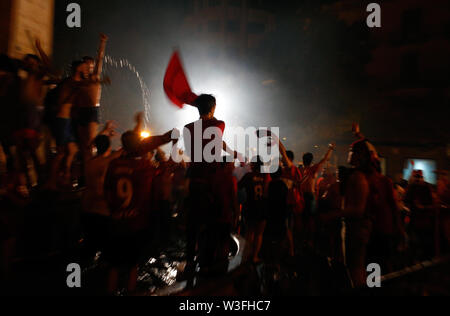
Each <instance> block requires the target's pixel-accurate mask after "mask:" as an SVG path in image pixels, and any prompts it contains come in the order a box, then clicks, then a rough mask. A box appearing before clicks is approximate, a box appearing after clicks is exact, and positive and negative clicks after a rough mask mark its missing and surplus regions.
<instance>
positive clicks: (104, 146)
mask: <svg viewBox="0 0 450 316" xmlns="http://www.w3.org/2000/svg"><path fill="white" fill-rule="evenodd" d="M94 143H95V147H96V148H97V155H99V156H100V155H103V154H104V153H106V152H107V151H108V150H109V149H110V148H111V140H110V139H109V137H108V136H106V135H98V136H97V137H96V138H95V140H94Z"/></svg>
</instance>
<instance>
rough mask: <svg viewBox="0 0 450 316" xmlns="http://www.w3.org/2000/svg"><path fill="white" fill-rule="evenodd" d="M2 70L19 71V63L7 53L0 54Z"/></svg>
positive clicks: (0, 68) (0, 69) (0, 67)
mask: <svg viewBox="0 0 450 316" xmlns="http://www.w3.org/2000/svg"><path fill="white" fill-rule="evenodd" d="M0 71H5V72H10V73H15V72H17V63H16V62H15V60H13V59H11V58H9V57H8V55H6V54H0Z"/></svg>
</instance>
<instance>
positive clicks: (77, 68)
mask: <svg viewBox="0 0 450 316" xmlns="http://www.w3.org/2000/svg"><path fill="white" fill-rule="evenodd" d="M85 69H86V64H85V63H84V62H83V61H82V60H75V61H73V62H72V66H71V72H72V76H77V75H78V76H80V77H81V78H84V75H85Z"/></svg>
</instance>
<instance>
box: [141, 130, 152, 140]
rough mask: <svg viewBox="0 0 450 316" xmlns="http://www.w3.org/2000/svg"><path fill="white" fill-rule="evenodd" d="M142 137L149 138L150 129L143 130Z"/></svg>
mask: <svg viewBox="0 0 450 316" xmlns="http://www.w3.org/2000/svg"><path fill="white" fill-rule="evenodd" d="M141 137H142V138H143V139H146V138H149V137H150V132H148V131H143V132H141Z"/></svg>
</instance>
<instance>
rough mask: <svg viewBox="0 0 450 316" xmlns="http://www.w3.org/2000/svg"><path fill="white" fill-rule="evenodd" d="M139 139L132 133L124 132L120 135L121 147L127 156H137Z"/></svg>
mask: <svg viewBox="0 0 450 316" xmlns="http://www.w3.org/2000/svg"><path fill="white" fill-rule="evenodd" d="M140 144H141V138H140V137H139V135H138V134H137V133H135V132H133V131H129V132H126V133H124V134H123V135H122V147H123V149H124V150H125V151H126V152H127V153H128V154H129V155H132V156H134V155H138V153H139V146H140Z"/></svg>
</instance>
